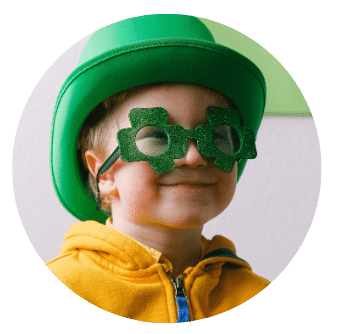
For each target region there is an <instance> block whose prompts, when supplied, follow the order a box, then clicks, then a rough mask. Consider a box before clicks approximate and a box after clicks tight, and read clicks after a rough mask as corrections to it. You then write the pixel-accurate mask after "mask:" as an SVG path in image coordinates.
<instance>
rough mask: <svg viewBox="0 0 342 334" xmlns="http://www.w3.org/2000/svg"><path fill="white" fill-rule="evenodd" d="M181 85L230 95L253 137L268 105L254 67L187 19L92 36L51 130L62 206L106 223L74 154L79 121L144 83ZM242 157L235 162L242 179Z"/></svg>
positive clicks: (147, 20) (125, 24) (136, 22)
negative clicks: (104, 104)
mask: <svg viewBox="0 0 342 334" xmlns="http://www.w3.org/2000/svg"><path fill="white" fill-rule="evenodd" d="M157 82H186V83H194V84H199V85H203V86H207V87H210V88H213V89H216V90H218V91H220V92H222V93H223V94H225V95H227V96H228V97H230V98H231V99H232V100H233V101H234V103H235V105H236V106H237V108H238V109H239V111H240V112H241V115H242V124H243V125H244V126H246V127H248V128H250V129H251V130H253V132H254V133H255V135H256V133H257V131H258V128H259V125H260V122H261V119H262V116H263V112H264V108H265V102H266V85H265V79H264V77H263V75H262V73H261V72H260V70H259V69H258V67H257V66H256V65H254V63H252V62H251V61H250V60H249V59H247V58H246V57H244V56H242V55H241V54H239V53H238V52H236V51H234V50H231V49H229V48H227V47H225V46H223V45H220V44H217V43H216V42H215V40H214V38H213V36H212V34H211V33H210V31H209V29H208V28H207V27H206V25H205V24H204V23H202V21H201V20H199V19H198V18H196V17H193V16H186V15H174V14H156V15H146V16H139V17H134V18H130V19H127V20H123V21H120V22H117V23H114V24H111V25H109V26H107V27H104V28H102V29H100V30H98V31H96V32H95V33H94V34H93V35H92V37H91V38H90V40H89V41H88V43H87V44H86V46H85V47H84V49H83V52H82V54H81V57H80V60H79V65H78V67H77V68H76V69H75V70H74V71H73V72H72V73H71V74H70V75H69V77H68V78H67V80H66V81H65V83H64V84H63V86H62V88H61V90H60V92H59V95H58V98H57V101H56V105H55V110H54V114H53V120H52V132H51V154H50V163H51V175H52V181H53V185H54V189H55V192H56V194H57V196H58V198H59V200H60V202H61V203H62V204H63V206H64V207H65V208H66V209H67V210H68V211H69V212H70V213H71V214H73V215H74V216H75V217H77V218H78V219H80V220H95V221H99V222H101V223H104V222H105V220H106V219H107V217H106V215H105V214H104V213H102V212H101V211H96V210H95V208H96V202H95V200H94V199H93V198H92V196H91V195H90V194H89V193H88V191H87V187H86V178H85V177H84V176H85V173H84V168H83V166H82V162H81V160H80V159H79V153H78V149H77V143H78V137H79V133H80V130H81V127H82V124H83V122H84V120H85V119H86V117H87V116H88V115H89V113H90V112H91V111H92V110H93V108H94V107H96V106H97V105H98V104H99V103H100V102H102V101H103V100H105V99H106V98H107V97H109V96H110V95H113V94H115V93H117V92H120V91H122V90H124V89H127V88H131V87H134V86H139V85H143V84H149V83H157ZM245 164H246V160H242V161H240V162H239V164H238V178H239V177H240V175H241V173H242V171H243V169H244V166H245Z"/></svg>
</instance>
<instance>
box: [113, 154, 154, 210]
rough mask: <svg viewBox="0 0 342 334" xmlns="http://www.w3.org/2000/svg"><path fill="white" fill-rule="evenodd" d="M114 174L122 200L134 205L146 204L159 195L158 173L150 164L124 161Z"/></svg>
mask: <svg viewBox="0 0 342 334" xmlns="http://www.w3.org/2000/svg"><path fill="white" fill-rule="evenodd" d="M118 167H119V168H118V170H117V172H116V173H115V174H114V178H115V182H116V184H117V189H118V192H119V196H120V200H121V201H123V202H124V203H129V204H130V206H132V205H146V203H149V202H150V201H152V200H155V198H156V196H157V189H156V182H155V180H156V178H157V177H158V174H157V173H156V172H155V171H154V170H153V169H152V167H151V166H150V164H149V163H148V162H145V161H141V162H129V163H125V162H123V164H122V166H118Z"/></svg>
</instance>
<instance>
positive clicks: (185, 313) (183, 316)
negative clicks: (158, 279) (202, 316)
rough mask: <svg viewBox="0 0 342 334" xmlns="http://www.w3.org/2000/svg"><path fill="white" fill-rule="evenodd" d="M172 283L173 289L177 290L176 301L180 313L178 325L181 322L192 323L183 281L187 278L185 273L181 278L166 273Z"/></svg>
mask: <svg viewBox="0 0 342 334" xmlns="http://www.w3.org/2000/svg"><path fill="white" fill-rule="evenodd" d="M166 274H167V275H168V276H169V277H170V279H171V282H172V285H173V288H174V290H175V299H176V304H177V311H178V319H177V321H176V323H181V322H189V321H190V313H189V307H188V300H187V298H186V294H185V290H184V284H183V280H184V278H185V276H186V273H183V274H182V276H181V277H177V278H174V277H173V276H172V274H171V272H169V271H168V272H167V273H166Z"/></svg>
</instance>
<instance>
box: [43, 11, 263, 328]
mask: <svg viewBox="0 0 342 334" xmlns="http://www.w3.org/2000/svg"><path fill="white" fill-rule="evenodd" d="M264 105H265V83H264V79H263V76H262V74H261V72H260V71H259V70H258V68H257V67H256V66H255V65H254V64H253V63H251V62H250V61H249V60H248V59H246V58H244V57H243V56H241V55H240V54H238V53H236V52H234V51H232V50H230V49H228V48H226V47H223V46H221V45H219V44H216V43H215V42H214V40H213V37H212V35H211V34H210V32H209V30H208V29H207V28H206V26H205V25H204V24H203V23H202V22H201V21H200V20H198V19H197V18H194V17H190V16H184V15H148V16H142V17H136V18H132V19H128V20H124V21H121V22H118V23H116V24H113V25H110V26H108V27H105V28H103V29H101V30H99V31H98V32H96V33H95V34H94V35H93V36H92V38H91V39H90V40H89V42H88V44H87V45H86V47H85V49H84V50H83V53H82V55H81V58H80V63H79V67H78V68H77V69H76V70H75V71H74V72H73V73H72V74H71V75H70V76H69V78H68V79H67V81H66V83H65V84H64V85H63V87H62V89H61V92H60V94H59V97H58V99H57V103H56V108H55V114H54V119H53V126H52V144H51V172H52V178H53V182H54V186H55V190H56V193H57V195H58V196H59V198H60V200H61V202H62V204H63V205H64V206H65V208H67V210H69V212H71V213H72V214H74V215H75V216H76V217H77V218H78V219H80V220H81V222H78V223H76V224H74V225H73V226H72V227H71V228H70V230H69V231H68V233H67V235H66V237H65V242H64V244H63V246H62V249H61V251H60V254H59V256H58V257H57V258H56V259H54V260H52V261H50V262H48V263H47V265H48V267H49V268H50V269H51V270H52V272H53V273H54V274H55V275H56V276H57V277H58V278H59V279H60V280H61V281H62V282H63V283H64V284H65V285H67V286H68V287H69V288H70V289H71V290H73V291H74V292H75V293H77V294H78V295H80V296H81V297H83V298H84V299H86V300H87V301H89V302H91V303H93V304H94V305H97V306H98V307H100V308H102V309H104V310H107V311H109V312H112V313H115V314H118V315H121V316H124V317H128V318H131V319H136V320H142V321H149V322H187V321H193V320H198V319H203V318H206V317H210V316H213V315H216V314H219V313H222V312H225V311H227V310H230V309H231V308H234V307H235V306H238V305H240V304H241V303H243V302H245V301H246V300H248V299H249V298H251V297H253V296H254V295H256V294H257V293H259V292H260V291H261V290H262V289H264V288H265V287H266V286H267V285H268V284H269V282H268V281H267V280H266V279H263V278H261V277H259V276H257V275H256V274H254V273H253V272H252V271H251V268H250V266H249V265H248V263H247V262H245V261H244V260H242V259H240V258H239V257H237V256H236V255H235V248H234V245H233V243H232V242H231V241H229V240H228V239H226V238H224V237H222V236H215V237H214V238H213V239H212V240H206V239H205V238H204V237H203V236H202V235H201V233H202V228H203V225H204V224H205V223H206V222H208V221H209V220H211V219H212V218H214V217H216V216H217V215H218V214H220V213H221V212H222V211H223V210H225V209H226V208H227V206H228V205H229V203H230V202H231V200H232V198H233V196H234V192H235V186H236V183H237V180H238V178H239V177H240V175H241V173H242V170H243V168H244V165H245V163H246V158H255V156H256V151H255V146H254V140H255V136H254V134H255V133H256V132H257V129H258V127H259V124H260V121H261V118H262V114H263V110H264ZM96 203H97V205H98V208H100V209H101V210H96ZM104 213H105V214H106V215H105V214H104ZM108 216H109V217H108Z"/></svg>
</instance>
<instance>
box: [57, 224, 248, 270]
mask: <svg viewBox="0 0 342 334" xmlns="http://www.w3.org/2000/svg"><path fill="white" fill-rule="evenodd" d="M201 242H202V260H201V261H200V263H199V264H198V266H200V267H202V266H203V267H204V266H206V265H208V264H212V263H216V262H222V265H223V264H225V263H226V262H229V263H233V264H235V265H239V266H243V267H246V268H248V269H251V267H250V266H249V264H248V263H247V262H245V261H244V260H242V259H240V258H239V257H237V256H236V254H235V246H234V244H233V243H232V242H231V241H230V240H228V239H226V238H224V237H223V236H219V235H217V236H214V237H213V238H212V240H207V239H206V238H205V237H204V236H202V239H201ZM75 250H83V251H86V252H87V251H88V254H89V255H90V254H91V253H92V254H93V253H94V252H95V253H96V261H101V262H102V263H104V262H110V263H111V264H112V265H113V266H116V267H120V268H121V269H124V270H139V269H147V268H149V267H151V266H153V265H155V264H157V263H158V262H163V261H164V260H165V258H164V257H163V255H162V253H160V252H159V251H157V250H155V249H153V248H151V247H148V246H147V245H144V244H142V243H141V242H138V241H136V240H134V239H132V238H130V237H129V236H127V235H125V234H123V233H121V232H119V231H116V230H114V229H112V228H109V227H108V226H105V225H103V224H100V223H98V222H96V221H84V222H78V223H75V224H73V225H72V226H71V228H70V229H69V231H68V232H67V234H66V236H65V241H64V243H63V246H62V248H61V251H60V255H63V254H66V253H68V252H71V251H75ZM92 257H93V258H94V256H92ZM94 259H95V258H94Z"/></svg>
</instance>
